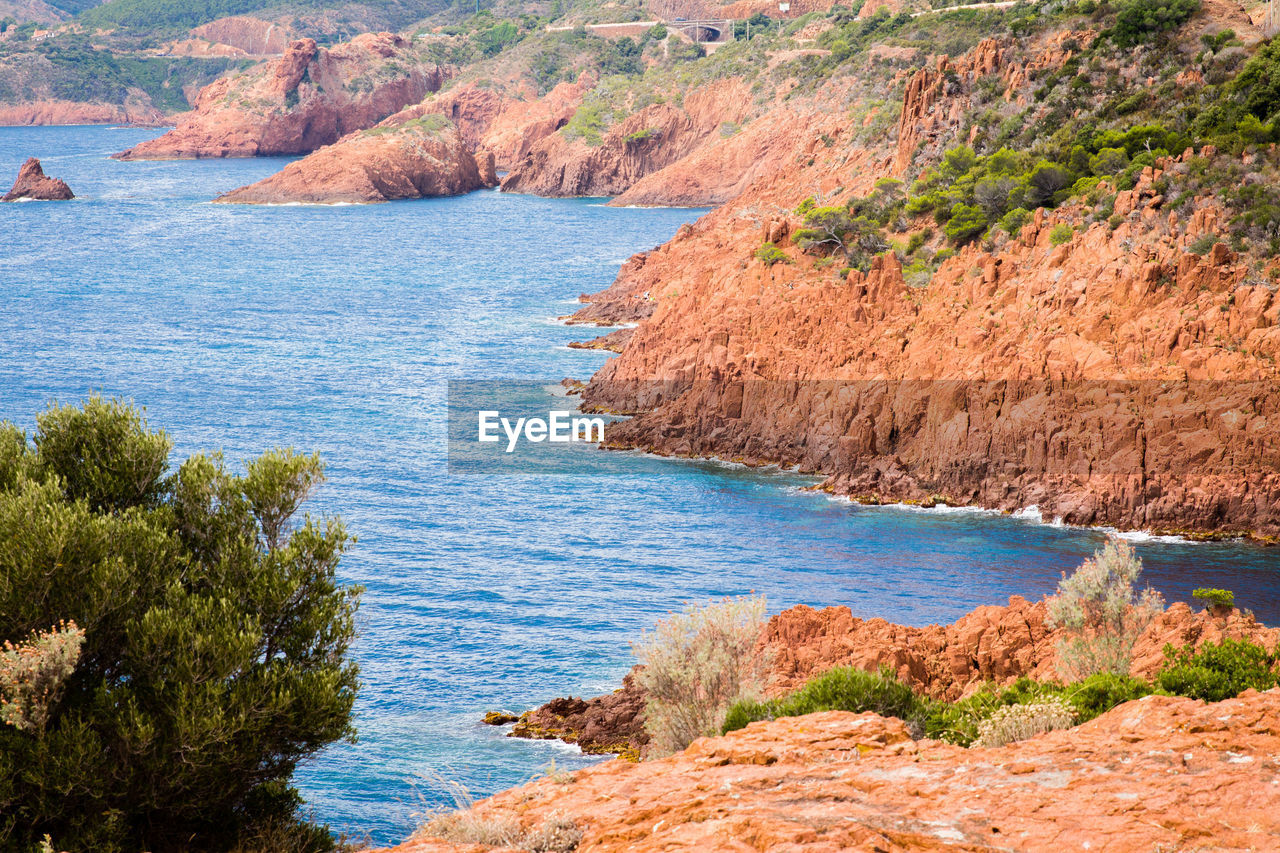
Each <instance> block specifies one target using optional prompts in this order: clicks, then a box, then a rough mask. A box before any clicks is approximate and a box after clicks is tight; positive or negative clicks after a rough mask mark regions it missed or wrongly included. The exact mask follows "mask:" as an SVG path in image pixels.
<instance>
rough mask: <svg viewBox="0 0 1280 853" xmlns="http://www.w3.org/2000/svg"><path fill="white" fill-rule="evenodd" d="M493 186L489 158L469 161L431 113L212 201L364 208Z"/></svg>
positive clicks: (447, 126) (458, 139) (454, 134)
mask: <svg viewBox="0 0 1280 853" xmlns="http://www.w3.org/2000/svg"><path fill="white" fill-rule="evenodd" d="M496 182H497V179H496V176H495V175H494V169H493V157H492V155H486V154H481V155H479V156H477V155H475V154H473V153H472V152H471V150H470V148H469V147H468V146H467V144H466V142H465V141H464V140H463V139H462V135H461V134H460V133H459V132H458V128H457V126H456V125H454V124H453V123H452V122H450V121H449V120H448V119H447V118H445V117H444V116H442V115H439V114H435V113H429V114H426V115H424V116H422V117H421V118H417V119H413V120H411V121H408V122H405V123H403V124H398V125H379V126H377V127H374V128H371V129H369V130H362V131H357V132H356V133H353V134H350V135H348V136H346V137H343V138H342V139H341V140H339V141H338V142H337V143H336V144H334V145H329V146H326V147H324V148H321V149H320V150H319V151H316V152H314V153H312V154H310V155H308V156H306V157H304V158H303V159H301V160H298V161H295V162H293V163H290V164H289V165H288V166H286V167H285V168H284V169H282V170H281V171H279V172H277V173H276V174H274V175H272V176H271V177H269V178H264V179H263V180H261V181H258V182H257V183H255V184H250V185H249V186H247V187H241V188H240V189H237V190H232V191H231V192H229V193H226V194H224V195H222V196H219V197H218V199H217V201H219V202H224V203H237V204H287V203H310V204H338V203H351V204H368V203H373V202H382V201H393V200H396V199H409V198H428V197H432V196H444V195H458V194H461V193H465V192H470V191H472V190H476V189H480V188H482V187H486V186H493V185H494V184H495V183H496Z"/></svg>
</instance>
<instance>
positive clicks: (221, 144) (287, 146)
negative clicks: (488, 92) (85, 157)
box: [115, 33, 444, 160]
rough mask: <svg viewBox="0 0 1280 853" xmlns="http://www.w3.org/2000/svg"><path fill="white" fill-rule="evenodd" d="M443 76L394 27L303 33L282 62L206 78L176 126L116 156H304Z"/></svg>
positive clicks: (419, 94)
mask: <svg viewBox="0 0 1280 853" xmlns="http://www.w3.org/2000/svg"><path fill="white" fill-rule="evenodd" d="M443 78H444V73H443V71H442V70H441V69H440V68H439V67H438V66H436V65H435V64H434V63H431V62H429V61H428V60H426V58H425V56H424V55H423V54H422V53H421V52H420V51H419V49H418V48H416V47H415V46H414V45H413V44H412V43H411V42H410V41H409V40H408V39H405V38H403V37H401V36H398V35H393V34H391V33H366V34H364V35H360V36H357V37H356V38H354V39H352V40H351V41H350V42H347V43H345V44H340V45H337V46H336V47H333V48H322V47H319V46H317V45H316V42H315V40H314V39H300V40H298V41H295V42H293V43H292V44H290V45H289V48H288V50H287V51H286V52H285V54H284V56H282V57H281V58H280V59H278V60H274V61H271V62H266V63H263V64H261V65H258V66H255V67H254V68H252V69H250V70H249V71H246V72H244V73H243V74H238V75H233V76H230V77H224V78H222V79H220V80H217V81H215V82H213V83H211V84H209V85H208V86H206V87H205V88H204V89H202V90H201V91H200V93H199V94H198V95H197V96H196V100H195V104H196V108H195V110H194V111H193V112H192V113H189V114H187V115H186V116H185V117H183V118H182V120H181V121H180V122H179V124H178V126H177V127H176V128H174V129H173V130H171V131H170V132H169V133H166V134H165V135H164V136H161V137H160V138H158V139H152V140H148V141H147V142H143V143H140V144H138V145H136V146H134V147H133V148H130V149H129V150H127V151H123V152H121V153H120V154H117V155H115V156H116V157H117V158H119V159H123V160H171V159H190V158H200V157H255V156H266V155H274V154H306V153H309V152H311V151H314V150H316V149H317V148H320V147H321V146H324V145H329V144H331V143H333V142H336V141H337V140H338V139H340V138H341V137H342V136H344V135H346V134H348V133H351V132H353V131H356V130H363V129H365V128H368V127H372V126H373V125H375V124H377V123H378V122H379V121H381V120H383V119H385V118H387V117H388V116H390V115H392V114H394V113H396V112H398V111H399V110H401V109H403V108H404V107H405V106H407V105H409V104H416V103H418V102H419V101H421V100H422V99H423V98H424V97H426V96H427V95H428V94H429V93H431V92H433V91H435V90H437V89H439V88H440V85H441V83H442V82H443Z"/></svg>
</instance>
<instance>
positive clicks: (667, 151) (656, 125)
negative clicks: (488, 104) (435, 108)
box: [502, 80, 751, 196]
mask: <svg viewBox="0 0 1280 853" xmlns="http://www.w3.org/2000/svg"><path fill="white" fill-rule="evenodd" d="M750 105H751V98H750V91H749V89H748V88H747V86H746V84H745V83H743V82H742V81H740V80H726V81H720V82H718V83H715V84H713V85H710V86H706V87H703V88H700V89H697V90H695V91H693V92H690V93H689V94H688V95H687V96H686V97H685V98H684V100H683V103H682V104H681V105H680V106H675V105H673V104H670V103H662V104H653V105H650V106H647V107H645V108H643V109H641V110H639V111H638V112H636V113H633V114H632V115H630V116H628V117H627V118H626V119H624V120H623V121H622V122H620V123H618V124H617V125H615V126H613V127H611V128H609V130H608V131H607V132H606V133H604V134H603V136H602V139H601V141H600V144H598V145H591V144H589V143H588V142H587V141H586V140H584V139H573V140H570V139H568V138H566V136H565V135H564V134H563V133H557V134H552V135H549V136H546V137H545V138H543V140H542V141H541V142H539V143H538V144H536V145H534V146H533V148H532V149H531V150H530V151H529V152H528V153H527V154H526V155H525V156H524V157H523V159H522V160H520V161H519V162H518V163H517V164H516V166H515V168H514V169H512V171H511V173H510V174H508V175H507V176H506V178H504V179H503V181H502V189H503V191H504V192H528V193H535V194H537V195H543V196H607V195H618V194H620V193H623V192H625V191H626V190H627V189H629V188H630V187H631V186H632V185H633V184H635V183H636V182H637V181H638V180H640V179H641V178H643V177H645V176H646V175H649V174H652V173H654V172H657V171H658V170H660V169H662V168H664V167H666V166H668V165H670V164H672V163H675V162H677V161H679V160H681V159H683V158H685V157H687V156H688V155H689V154H691V153H692V152H693V151H695V150H696V149H697V148H699V147H700V146H701V145H702V144H703V143H704V142H706V141H707V140H709V139H710V138H712V137H713V135H717V136H718V135H719V133H720V129H721V127H722V126H724V125H725V123H726V122H728V123H734V122H738V121H741V120H742V119H743V118H744V117H745V116H746V115H747V113H748V111H749V109H750ZM703 195H704V196H705V193H704V194H703Z"/></svg>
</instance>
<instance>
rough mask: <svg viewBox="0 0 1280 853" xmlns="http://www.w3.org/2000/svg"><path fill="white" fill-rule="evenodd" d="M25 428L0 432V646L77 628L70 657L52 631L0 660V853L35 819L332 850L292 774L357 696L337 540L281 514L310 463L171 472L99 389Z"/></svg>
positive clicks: (332, 530)
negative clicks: (0, 695)
mask: <svg viewBox="0 0 1280 853" xmlns="http://www.w3.org/2000/svg"><path fill="white" fill-rule="evenodd" d="M37 424H38V429H37V432H36V434H35V437H34V442H29V441H28V440H27V437H26V436H25V435H24V434H23V433H22V432H21V431H20V430H18V429H17V428H16V427H14V426H12V425H9V424H0V565H2V566H4V571H3V572H2V573H0V626H2V627H0V640H4V641H6V642H8V643H11V644H17V645H16V647H19V648H27V649H33V650H37V651H38V650H39V649H40V647H41V645H42V643H43V644H44V646H45V647H46V651H50V649H49V648H48V643H49V642H50V641H51V638H50V637H49V635H48V634H46V633H41V632H47V631H48V630H49V628H50V626H55V625H60V624H61V623H62V622H63V620H66V624H67V626H68V629H66V630H69V629H70V628H69V626H71V625H72V621H74V625H75V626H78V630H82V631H83V636H82V640H81V641H80V642H79V643H78V646H79V647H78V652H79V654H78V656H76V655H73V654H72V650H71V648H70V646H69V644H68V643H67V642H64V643H63V645H62V651H61V652H59V653H57V654H53V656H52V658H50V660H49V661H47V663H48V665H47V666H46V665H44V664H41V665H40V666H38V667H28V668H27V669H26V670H23V668H22V667H18V669H17V670H15V669H14V668H13V667H12V666H10V665H9V664H10V663H12V661H9V662H7V663H5V664H3V666H2V668H4V669H5V670H6V672H8V675H7V676H3V677H0V682H3V685H2V686H0V690H3V692H4V700H3V702H4V706H5V712H4V716H5V719H6V721H7V722H8V723H9V724H8V725H0V816H3V817H0V849H5V850H29V849H31V848H32V847H34V846H35V845H36V843H37V842H38V841H39V839H40V838H41V837H42V836H43V835H44V834H45V833H48V834H50V835H51V836H52V837H53V838H55V839H57V843H58V845H59V849H69V850H101V851H122V850H151V849H164V850H174V849H198V850H205V849H230V848H232V847H235V846H236V844H237V843H238V842H240V841H243V840H245V839H251V838H254V837H262V836H264V835H265V834H268V833H269V832H276V833H279V832H284V833H286V834H287V836H288V837H289V838H291V839H292V840H293V842H296V845H297V849H299V850H304V849H323V848H327V847H331V846H332V844H333V842H332V839H331V838H330V837H329V835H328V833H327V832H326V831H324V830H323V829H322V828H318V827H312V826H309V825H306V824H303V823H300V822H299V820H298V815H297V810H298V806H299V804H300V800H299V797H298V795H297V793H296V792H295V791H294V790H293V789H292V788H291V787H290V786H289V781H290V777H291V776H292V774H293V770H294V768H295V767H297V765H298V763H299V762H300V761H302V760H304V759H306V758H307V757H309V756H311V755H314V754H315V753H316V752H317V751H319V750H320V749H321V748H323V747H324V746H325V745H326V744H328V743H330V742H332V741H334V740H336V739H339V738H343V737H347V736H350V735H351V734H352V728H351V707H352V702H353V701H354V699H355V694H356V688H357V672H356V668H355V666H354V664H351V663H350V662H348V660H347V657H346V656H347V649H348V645H349V643H350V642H351V639H352V637H353V635H354V615H355V608H356V602H357V596H358V594H359V591H358V590H357V589H355V588H350V587H343V586H340V585H338V584H337V582H336V581H335V570H336V568H337V564H338V560H339V558H340V556H341V554H342V552H343V550H344V549H345V547H346V543H347V534H346V532H345V530H344V529H343V526H342V524H341V522H340V521H339V520H338V519H336V518H330V519H324V520H316V519H312V518H305V519H304V520H303V521H301V522H300V523H299V522H295V521H294V515H295V513H296V511H297V509H298V508H299V506H300V505H301V504H302V503H303V502H304V501H305V500H306V498H307V496H308V495H309V493H310V492H311V491H312V489H313V488H314V487H315V486H317V485H318V484H319V483H320V482H321V480H322V476H323V475H322V471H323V469H322V466H321V463H320V461H319V459H318V458H316V457H314V456H301V455H297V454H295V453H293V452H292V451H277V452H272V453H267V454H265V455H264V456H262V457H260V458H259V459H257V460H256V461H253V462H250V463H249V464H248V466H247V471H246V472H245V474H243V475H235V474H231V473H229V472H228V471H227V470H226V469H225V468H224V466H223V463H222V460H221V459H220V458H219V457H216V456H215V457H208V456H201V455H197V456H193V457H191V458H189V459H188V460H186V461H185V462H184V463H182V465H181V466H180V467H179V468H178V469H177V471H176V472H172V473H170V472H169V471H168V470H167V469H168V466H169V461H168V457H169V451H170V446H171V445H170V441H169V438H168V437H167V436H166V435H165V434H164V433H158V432H151V431H150V430H148V429H147V427H146V423H145V421H144V420H143V418H142V415H141V413H140V412H139V411H137V410H135V409H133V408H132V407H129V406H126V405H124V404H122V403H119V402H114V401H104V400H102V399H98V398H94V399H91V400H89V401H88V402H87V403H86V404H85V405H84V407H83V408H74V407H56V406H55V407H53V408H50V409H49V410H48V411H46V412H45V413H44V414H42V415H40V416H39V418H38V419H37ZM58 633H64V632H63V631H61V630H60V631H59V632H58ZM42 638H43V640H42ZM62 639H63V640H66V638H65V637H63V638H62ZM6 648H7V649H8V650H9V651H12V650H13V648H15V646H13V645H11V646H7V647H6ZM51 653H52V652H51ZM27 654H30V652H28V653H27ZM40 654H41V655H43V654H44V652H40ZM68 667H70V672H69V673H67V672H66V670H67V668H68ZM15 671H16V672H18V675H19V676H20V677H18V678H16V679H15V678H14V673H15ZM23 671H25V672H26V673H27V675H22V672H23ZM60 673H61V674H60ZM59 674H60V675H59ZM53 676H58V677H56V678H55V677H53ZM40 683H43V684H44V687H39V684H40ZM15 684H26V685H28V687H24V688H21V689H16V690H15ZM32 687H34V688H35V689H29V688H32ZM33 700H34V701H33ZM42 705H43V707H41V706H42Z"/></svg>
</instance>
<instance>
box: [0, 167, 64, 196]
mask: <svg viewBox="0 0 1280 853" xmlns="http://www.w3.org/2000/svg"><path fill="white" fill-rule="evenodd" d="M75 197H76V196H75V193H73V192H71V187H69V186H67V183H66V181H63V180H61V179H59V178H51V177H49V176H48V175H46V174H45V173H44V169H43V168H42V167H41V165H40V161H39V160H37V159H36V158H35V157H30V158H28V159H27V162H25V163H23V164H22V168H21V169H19V170H18V177H17V179H16V180H14V182H13V187H12V188H10V190H9V191H8V192H7V193H5V194H4V195H3V196H0V202H13V201H69V200H70V199H73V198H75Z"/></svg>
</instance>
